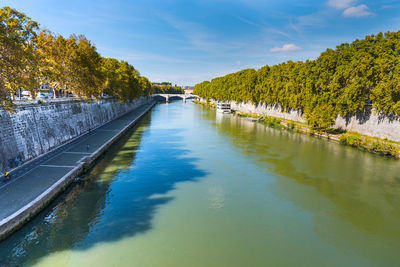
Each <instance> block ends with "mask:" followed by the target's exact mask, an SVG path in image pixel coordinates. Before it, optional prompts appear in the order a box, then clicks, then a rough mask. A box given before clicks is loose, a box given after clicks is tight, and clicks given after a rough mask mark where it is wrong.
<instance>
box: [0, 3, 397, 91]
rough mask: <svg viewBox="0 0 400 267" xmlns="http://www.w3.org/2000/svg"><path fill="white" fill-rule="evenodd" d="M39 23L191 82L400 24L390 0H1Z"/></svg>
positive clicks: (314, 53) (164, 76)
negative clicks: (77, 35) (80, 35)
mask: <svg viewBox="0 0 400 267" xmlns="http://www.w3.org/2000/svg"><path fill="white" fill-rule="evenodd" d="M0 3H1V5H2V6H5V5H8V6H11V7H13V8H16V9H18V10H19V11H22V12H24V13H26V14H27V15H28V16H30V17H31V18H32V19H34V20H36V21H38V22H39V23H40V25H41V26H42V27H43V28H47V29H50V30H51V31H53V32H54V33H57V34H62V35H65V36H68V35H70V34H72V33H76V34H85V35H86V36H87V37H88V39H90V40H92V41H93V42H94V44H95V45H96V47H97V49H98V51H99V52H100V53H101V54H102V56H105V57H114V58H117V59H124V60H126V61H128V62H129V63H131V64H132V65H133V66H135V68H137V69H138V70H139V71H140V73H141V74H142V75H144V76H147V77H149V78H150V80H152V81H171V82H172V83H176V84H179V85H194V84H196V83H198V82H201V81H203V80H210V79H211V78H213V77H216V76H221V75H225V74H228V73H231V72H235V71H238V70H241V69H245V68H259V67H261V66H264V65H266V64H268V65H273V64H276V63H280V62H283V61H287V60H306V59H314V58H316V57H318V55H319V54H320V53H321V52H322V51H324V50H325V49H326V48H328V47H329V48H334V47H335V46H336V45H338V44H340V43H342V42H351V41H353V40H354V39H356V38H364V36H365V35H369V34H375V33H378V32H380V31H383V32H386V31H398V30H400V16H399V15H400V1H393V0H379V1H368V0H325V1H305V0H303V1H299V0H297V1H293V0H280V1H259V0H253V1H251V0H236V1H235V0H230V1H228V0H202V1H191V0H175V1H172V0H163V1H160V0H159V1H155V0H135V1H132V0H131V1H129V0H111V1H104V0H97V1H85V0H68V1H54V0H25V1H22V0H12V1H11V0H10V1H8V0H0Z"/></svg>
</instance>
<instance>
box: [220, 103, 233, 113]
mask: <svg viewBox="0 0 400 267" xmlns="http://www.w3.org/2000/svg"><path fill="white" fill-rule="evenodd" d="M217 112H221V113H231V112H232V111H231V104H227V103H218V104H217Z"/></svg>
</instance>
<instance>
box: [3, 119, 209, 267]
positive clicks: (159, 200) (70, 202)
mask: <svg viewBox="0 0 400 267" xmlns="http://www.w3.org/2000/svg"><path fill="white" fill-rule="evenodd" d="M149 125H150V115H147V116H145V117H144V118H143V119H142V121H141V122H140V123H139V125H138V126H137V127H136V129H134V130H133V131H132V132H131V133H130V134H127V135H125V137H124V138H123V139H122V140H121V141H120V142H118V143H117V144H115V145H114V146H112V148H111V149H110V151H108V152H107V153H106V154H105V155H104V157H103V158H102V159H101V160H99V162H98V163H97V164H96V166H95V167H94V168H93V169H92V170H91V171H90V172H89V173H88V174H86V176H85V177H84V179H83V180H82V182H80V183H76V184H74V185H73V186H71V187H70V188H69V189H68V190H67V191H66V192H65V193H63V194H62V195H61V196H60V197H58V198H57V200H56V201H55V202H54V203H53V204H52V205H50V207H49V208H47V209H45V210H44V211H42V212H41V213H40V214H39V215H38V216H37V217H36V218H35V219H34V220H32V221H31V222H30V223H28V224H27V225H26V226H24V227H23V228H22V229H21V230H20V231H18V232H17V233H15V234H14V235H12V236H11V237H10V238H9V239H7V240H6V241H4V242H3V243H1V244H0V266H4V265H5V266H8V265H11V266H15V265H32V264H34V263H35V262H37V261H38V260H39V259H40V258H42V257H44V256H46V255H49V254H51V253H54V252H57V251H62V250H68V249H69V250H70V249H75V250H85V249H88V248H90V247H92V246H94V245H95V244H97V243H98V242H113V241H118V240H120V239H122V238H124V237H131V236H134V235H136V234H138V233H143V232H145V231H148V230H150V229H151V228H152V218H153V216H154V214H155V213H156V212H157V209H158V208H159V207H160V206H161V205H165V204H166V203H168V202H170V201H171V200H172V199H173V197H171V196H167V195H166V194H167V193H168V192H169V191H171V190H173V189H174V187H175V184H176V183H178V182H183V181H195V180H196V179H198V178H200V177H202V176H205V173H204V172H203V171H201V170H198V169H196V167H195V166H194V164H193V162H194V161H196V159H194V158H188V157H185V154H187V151H186V150H184V149H182V147H180V146H179V136H178V135H179V132H180V131H181V130H179V129H152V130H151V131H149ZM138 155H139V156H138Z"/></svg>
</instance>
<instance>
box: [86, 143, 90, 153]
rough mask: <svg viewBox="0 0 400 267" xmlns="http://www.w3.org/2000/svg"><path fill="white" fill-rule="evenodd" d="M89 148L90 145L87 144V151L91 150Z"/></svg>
mask: <svg viewBox="0 0 400 267" xmlns="http://www.w3.org/2000/svg"><path fill="white" fill-rule="evenodd" d="M89 150H90V145H89V144H86V152H89Z"/></svg>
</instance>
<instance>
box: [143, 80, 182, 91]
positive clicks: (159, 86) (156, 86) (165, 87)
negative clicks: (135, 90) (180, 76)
mask: <svg viewBox="0 0 400 267" xmlns="http://www.w3.org/2000/svg"><path fill="white" fill-rule="evenodd" d="M151 90H152V93H153V94H184V93H185V91H184V90H183V89H182V87H180V86H172V85H171V83H167V82H163V83H153V84H152V85H151Z"/></svg>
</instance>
